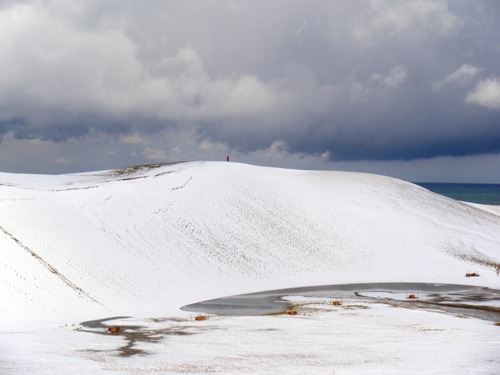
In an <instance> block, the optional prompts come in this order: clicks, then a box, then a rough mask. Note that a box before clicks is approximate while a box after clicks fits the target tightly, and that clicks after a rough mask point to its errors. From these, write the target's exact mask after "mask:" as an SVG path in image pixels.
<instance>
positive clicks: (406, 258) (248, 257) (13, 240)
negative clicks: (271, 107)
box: [0, 162, 500, 374]
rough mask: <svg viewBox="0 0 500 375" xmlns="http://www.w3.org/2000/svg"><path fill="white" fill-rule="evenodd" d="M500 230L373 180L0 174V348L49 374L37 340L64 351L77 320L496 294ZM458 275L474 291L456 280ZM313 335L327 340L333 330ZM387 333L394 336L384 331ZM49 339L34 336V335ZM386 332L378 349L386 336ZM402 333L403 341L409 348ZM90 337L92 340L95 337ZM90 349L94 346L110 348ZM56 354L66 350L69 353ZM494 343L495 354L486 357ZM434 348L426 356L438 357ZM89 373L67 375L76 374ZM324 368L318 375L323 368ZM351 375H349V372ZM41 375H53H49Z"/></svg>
mask: <svg viewBox="0 0 500 375" xmlns="http://www.w3.org/2000/svg"><path fill="white" fill-rule="evenodd" d="M499 229H500V216H499V215H496V214H495V212H492V210H490V211H488V210H485V209H484V207H477V206H473V205H469V204H465V203H462V202H457V201H454V200H452V199H448V198H445V197H443V196H440V195H437V194H434V193H431V192H429V191H427V190H425V189H423V188H421V187H418V186H416V185H413V184H411V183H408V182H405V181H401V180H397V179H393V178H388V177H383V176H378V175H370V174H360V173H348V172H334V171H328V172H327V171H300V170H286V169H277V168H267V167H256V166H251V165H245V164H239V163H226V162H189V163H178V164H171V165H155V166H145V167H137V168H128V169H124V170H116V171H102V172H95V173H84V174H73V175H61V176H42V175H18V174H7V173H0V249H2V257H1V259H0V295H1V302H0V332H1V333H2V336H3V338H1V339H2V340H7V341H4V342H9V343H15V342H18V343H19V345H21V346H22V345H23V344H22V343H23V342H32V341H33V340H35V341H38V340H40V342H39V345H40V346H41V347H43V348H42V349H40V352H39V353H41V354H43V358H45V356H48V357H47V358H48V359H47V362H46V363H45V364H40V363H39V365H40V366H42V367H43V366H47V367H46V368H47V369H49V368H51V364H50V363H52V362H51V361H52V360H53V359H54V358H52V357H51V356H53V355H57V356H63V357H64V356H65V354H64V353H61V348H64V345H62V344H57V345H55V347H56V349H54V350H55V352H54V353H56V354H54V353H52V352H50V345H48V346H47V343H46V342H45V341H44V337H45V335H52V334H54V337H55V339H56V340H57V339H58V338H60V336H61V335H63V336H66V335H69V336H71V337H73V336H74V335H76V336H78V339H77V338H75V341H74V342H75V343H76V342H79V340H83V339H80V337H83V336H84V335H86V334H84V333H82V332H76V331H73V330H72V329H71V328H65V327H64V326H61V325H64V324H69V325H71V324H75V322H81V321H84V320H91V319H97V318H104V317H109V316H118V315H119V316H124V315H126V316H129V315H130V316H136V317H137V316H142V317H148V318H152V317H162V316H163V317H164V316H178V317H183V316H184V317H185V316H186V315H185V313H183V312H181V311H180V310H179V308H180V307H181V306H183V305H186V304H190V303H194V302H197V301H201V300H206V299H211V298H217V297H222V296H227V295H233V294H241V293H249V292H256V291H260V290H270V289H278V288H290V287H299V286H311V285H320V284H342V283H359V282H437V283H450V284H471V285H482V286H487V287H490V288H497V289H500V279H499V276H498V267H499V264H500V230H499ZM467 272H477V273H478V274H479V275H480V277H477V278H465V273H467ZM383 309H384V310H383V311H384V313H383V314H381V316H382V315H383V316H386V317H387V316H390V315H391V314H389V311H392V310H390V309H389V310H388V309H387V308H385V307H384V308H383ZM379 310H380V309H379V308H374V311H379ZM388 314H389V315H388ZM429 314H431V313H429ZM431 315H432V314H431ZM440 316H441V315H440ZM320 317H321V316H320ZM261 318H262V319H263V320H262V321H260V320H259V318H255V319H257V320H255V321H254V320H252V319H253V318H252V319H251V318H243V317H240V318H237V319H236V318H235V319H236V320H235V321H236V322H239V323H238V324H240V323H241V324H242V325H245V324H246V320H245V319H249V320H250V321H252V322H260V323H258V324H257V323H256V324H257V325H259V324H262V325H264V326H265V325H266V324H267V323H265V322H267V321H268V320H267V319H272V318H264V317H261ZM358 318H359V319H364V318H363V317H362V316H359V317H358ZM448 318H450V317H447V318H446V319H448ZM221 319H222V318H221ZM280 319H285V318H280ZM318 319H319V321H320V322H321V321H322V320H323V317H321V319H320V318H318ZM325 319H326V323H324V324H326V325H329V324H333V323H332V322H330V321H329V320H328V319H329V318H325ZM380 319H382V318H380ZM426 319H427V318H426ZM429 319H431V320H432V319H433V318H429ZM450 319H451V318H450ZM454 319H457V318H454ZM347 320H349V319H348V318H345V319H344V320H343V321H344V323H346V322H347ZM399 320H401V319H398V320H397V321H399ZM223 321H225V322H233V321H232V320H231V319H229V318H228V319H227V320H223ZM275 321H276V320H274V321H273V322H275ZM305 321H308V322H310V321H311V320H300V319H299V320H297V321H294V323H289V322H290V321H289V320H287V321H286V323H284V324H285V325H287V326H286V327H287V328H283V327H281V326H279V327H280V328H279V329H283V330H284V332H291V331H293V330H294V329H295V328H296V329H298V332H299V334H300V332H303V331H300V327H301V324H302V323H304V322H305ZM397 321H396V323H391V324H393V325H394V327H396V326H398V324H399V323H397ZM467 321H474V323H470V324H469V323H467V324H465V325H460V324H455V323H451V325H452V326H453V327H457V326H460V327H462V328H461V329H460V330H459V331H457V332H458V333H457V335H463V334H464V332H469V331H470V330H472V331H474V330H475V329H476V328H477V329H478V331H477V332H482V331H483V328H484V327H483V325H484V324H486V323H484V322H476V320H474V319H473V320H467ZM301 322H302V323H301ZM356 322H358V321H357V320H356V319H353V324H354V323H356ZM47 324H48V325H47ZM210 324H212V323H210ZM224 324H225V323H224ZM227 324H229V323H227ZM288 324H291V325H290V326H289V327H288ZM318 324H319V325H320V326H321V324H323V323H318ZM335 324H336V323H335ZM346 324H347V323H346ZM356 324H357V323H356ZM367 324H369V323H367ZM376 324H378V323H376ZM443 324H444V325H445V326H446V325H447V324H448V323H447V322H444V323H443ZM46 325H47V327H49V328H47V331H45V330H42V328H40V327H45V326H46ZM33 327H36V328H33ZM55 327H58V328H55ZM349 327H351V328H352V326H351V325H349ZM489 327H491V324H490V325H489ZM221 329H222V330H223V331H225V330H226V328H221ZM234 329H235V330H236V331H237V328H234ZM241 329H243V330H244V329H245V328H244V327H242V328H241ZM263 329H264V328H263ZM317 329H318V330H320V329H319V328H314V330H317ZM454 329H455V328H452V329H451V330H452V331H453V330H454ZM495 329H497V328H496V327H495ZM51 330H53V331H51ZM394 330H397V329H396V328H394ZM389 331H390V330H389ZM403 331H404V330H403ZM485 331H487V329H486V328H485ZM497 331H498V329H497ZM497 331H496V333H498V332H497ZM13 332H18V333H16V334H11V333H13ZM21 332H24V333H21ZM259 332H260V331H259ZM391 332H392V331H390V332H388V333H387V334H388V335H392V334H394V335H396V336H397V334H396V333H391ZM404 332H406V333H401V335H402V336H401V337H400V338H403V339H404V338H406V337H407V336H405V335H406V334H408V335H410V333H408V332H407V331H404ZM475 332H476V331H475ZM477 332H476V333H477ZM221 334H222V335H223V333H221ZM357 334H358V335H360V332H359V331H358V333H357ZM477 334H478V335H479V333H477ZM23 335H26V337H24V338H23ZM88 335H92V336H94V337H93V339H94V340H95V336H96V335H95V334H88ZM345 335H347V334H346V333H345ZM451 335H452V336H453V334H451ZM7 336H8V339H6V337H7ZM76 336H75V337H76ZM208 336H209V337H211V338H210V340H212V339H214V340H215V339H217V340H218V339H219V338H216V337H215V336H214V337H212V336H210V335H208ZM472 336H473V339H472V338H471V340H476V339H477V340H479V339H480V338H479V336H477V337H476V336H475V334H474V335H472ZM102 337H103V339H102V340H104V341H99V344H96V345H104V346H105V345H106V342H111V341H109V337H107V336H102ZM196 337H198V336H196ZM199 337H204V336H203V334H201V335H199ZM251 337H252V336H251ZM285 337H286V335H285V336H284V337H283V338H282V340H286V339H285ZM496 337H498V335H497V336H496ZM104 338H106V339H104ZM452 338H453V337H450V339H449V341H450V342H451V341H453V340H452ZM455 339H456V337H455ZM67 340H69V341H70V347H69V348H67V350H70V351H71V350H73V349H74V350H79V349H76V346H77V344H73V341H72V339H71V338H68V339H67ZM179 340H180V338H179ZM186 340H188V337H186ZM318 340H323V339H321V338H318ZM325 340H326V338H325ZM353 340H354V339H353ZM491 340H492V341H491V342H492V348H493V350H497V353H500V351H499V350H498V349H499V344H498V341H495V340H494V339H491ZM83 341H85V340H83ZM271 341H272V340H271ZM449 341H446V345H448V342H449ZM62 342H65V340H62ZM353 342H354V341H353ZM323 343H324V344H325V345H326V344H327V343H328V345H330V343H329V342H328V341H324V342H323ZM461 343H462V344H457V345H464V343H463V340H462V341H461ZM344 344H345V345H348V347H349V348H351V349H342V350H344V351H345V352H346V353H347V355H348V356H351V355H353V351H356V350H357V349H355V348H354V347H351V346H349V345H350V344H349V342H347V344H346V343H345V342H344V343H343V344H342V345H344ZM442 344H443V342H441V341H439V340H437V341H436V343H435V347H437V346H439V345H442ZM0 345H1V341H0ZM37 345H38V344H36V345H35V344H34V346H33V347H31V348H32V349H26V348H24V349H25V350H27V351H28V352H29V350H31V352H30V353H31V354H29V353H28V354H26V355H28V356H30V358H32V357H33V356H37V355H38V354H36V353H38V352H37V350H38V349H37V348H38V346H37ZM75 345H76V346H75ZM228 345H229V344H228ZM269 345H272V344H269ZM339 345H341V344H339ZM352 345H354V344H352ZM380 345H381V344H380ZM433 345H434V344H433ZM73 346H74V347H73ZM431 347H432V346H431ZM72 348H73V349H72ZM238 348H239V349H241V350H243V348H242V347H241V345H240V346H238ZM380 348H382V347H380ZM12 350H13V349H12V348H11V347H10V346H9V349H5V348H4V351H3V355H4V356H7V357H8V358H10V359H8V360H7V362H6V363H7V365H5V364H4V362H0V363H2V365H4V368H7V369H9V371H12V373H16V374H17V373H23V371H22V370H19V368H17V367H16V366H17V365H12V366H10V365H9V364H8V363H10V362H9V361H11V360H13V361H14V363H19V362H16V359H15V357H16V355H21V354H20V352H16V351H15V350H14V352H12ZM64 350H66V349H64ZM205 350H208V349H207V348H206V347H203V350H202V351H205ZM381 350H385V349H381ZM450 350H451V349H450ZM477 350H479V349H477ZM375 351H376V350H375ZM49 352H50V353H49ZM292 352H293V351H292ZM51 353H52V354H51ZM457 353H458V352H457ZM205 354H206V353H205ZM247 354H248V353H247ZM379 354H380V353H379ZM407 354H408V356H411V353H407ZM0 355H2V352H1V346H0ZM234 355H235V356H236V357H238V356H241V355H244V354H238V353H235V354H234ZM261 355H265V350H264V349H263V352H262V354H261ZM324 355H327V354H324ZM377 355H378V354H377ZM454 355H455V354H454ZM318 356H320V357H321V356H323V354H318ZM399 356H400V357H401V358H400V359H401V361H403V362H401V363H407V362H405V361H406V360H405V359H403V358H402V357H403V354H402V353H400V355H399ZM457 356H458V357H460V355H458V354H457ZM486 356H488V355H486ZM462 357H463V356H462ZM1 358H2V357H0V360H1ZM12 358H14V359H12ZM43 358H42V357H41V358H40V361H42V362H43V361H44V359H43ZM72 358H73V359H74V360H76V359H75V358H80V357H78V356H76V357H75V356H74V355H73V357H72ZM162 358H163V359H162V360H161V361H163V360H166V359H165V358H166V357H162ZM169 358H170V357H169ZM238 358H239V357H238ZM288 358H289V359H290V361H293V358H294V357H293V355H290V356H289V357H288ZM321 358H323V357H321ZM321 358H320V359H319V361H322V360H323V359H324V358H323V359H321ZM398 358H399V357H398ZM488 358H489V357H488ZM18 359H19V358H18ZM32 359H33V358H32ZM87 359H88V358H87ZM87 359H85V358H83V359H82V358H80V359H78V360H77V362H71V363H70V366H73V365H74V366H77V367H78V366H79V364H82V365H84V364H87V365H88V362H86V361H87ZM358 359H359V358H358ZM358 359H353V361H356V360H358ZM19 360H21V359H19ZM80 360H81V361H83V362H80ZM23 361H24V360H23ZM97 361H99V359H98V360H97ZM161 361H160V362H161ZM411 361H413V360H411ZM411 361H410V362H411ZM35 362H36V361H35ZM466 362H467V361H466ZM37 363H38V362H37ZM55 363H58V362H57V361H55ZM93 363H94V367H96V368H101V369H103V368H105V367H106V366H104V367H102V366H100V365H98V364H97V362H93ZM369 363H372V364H373V363H374V362H369ZM398 363H399V362H398ZM443 363H447V362H446V361H445V362H443ZM467 363H469V362H467ZM496 364H498V363H496ZM482 365H485V364H484V363H482ZM127 366H128V365H127ZM127 366H126V367H125V368H128V367H127ZM314 366H316V365H314ZM314 366H313V367H314ZM377 366H378V365H377ZM35 367H36V366H35ZM42 367H39V369H41V368H42ZM1 368H2V367H0V369H1ZM16 368H17V370H15V369H16ZM43 368H45V367H43ZM314 368H316V369H318V367H314ZM324 368H325V369H328V371H327V373H331V371H332V369H331V366H329V365H328V364H327V363H324ZM346 369H347V368H346ZM351 369H354V370H353V371H354V372H352V371H351V373H356V371H355V369H356V367H351ZM483 369H484V368H483ZM67 370H68V369H67ZM400 370H403V369H400ZM16 371H17V372H16ZM120 371H122V372H123V373H128V372H127V370H125V369H122V370H120ZM120 371H118V370H117V371H116V372H115V373H120ZM232 371H233V370H227V373H231V372H232ZM269 371H271V372H272V368H270V370H269ZM25 372H26V373H27V372H32V371H31V368H30V367H29V366H28V367H26V371H25ZM35 372H36V371H35ZM46 372H47V373H54V371H53V368H52V369H49V370H47V371H46ZM68 372H71V371H69V370H68V371H66V372H64V373H68ZM199 372H200V373H202V371H201V370H200V371H199ZM250 372H252V371H250ZM271 372H270V373H271ZM298 372H301V373H303V372H302V371H298ZM313 372H314V371H313ZM383 372H384V371H382V373H383ZM37 373H43V371H39V372H37ZM61 373H63V372H61ZM138 373H140V372H139V371H138ZM193 373H196V371H194V370H193ZM341 373H348V372H341ZM358 373H359V372H358ZM399 373H404V371H401V372H399ZM438 373H441V372H439V371H438ZM448 373H452V372H448ZM471 373H474V372H471ZM479 373H480V372H479Z"/></svg>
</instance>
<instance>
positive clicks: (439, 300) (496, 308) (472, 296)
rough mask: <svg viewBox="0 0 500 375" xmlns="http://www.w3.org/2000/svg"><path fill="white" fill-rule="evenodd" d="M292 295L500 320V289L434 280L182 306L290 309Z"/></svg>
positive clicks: (219, 310)
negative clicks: (440, 282) (442, 282)
mask: <svg viewBox="0 0 500 375" xmlns="http://www.w3.org/2000/svg"><path fill="white" fill-rule="evenodd" d="M288 296H302V297H307V298H329V299H338V300H342V299H359V300H377V301H380V302H384V303H389V304H392V305H394V306H396V305H397V306H406V307H412V308H424V309H425V308H433V309H439V310H442V311H446V312H449V313H453V314H463V315H467V316H472V317H475V318H480V319H485V320H491V321H494V322H499V321H500V290H496V289H490V288H485V287H478V286H470V285H454V284H433V283H364V284H341V285H322V286H313V287H303V288H291V289H280V290H273V291H265V292H258V293H251V294H243V295H237V296H230V297H224V298H217V299H213V300H208V301H202V302H198V303H194V304H191V305H187V306H184V307H182V309H183V310H185V311H192V312H200V313H209V314H217V315H263V314H270V313H279V312H283V311H286V310H287V309H288V308H289V305H290V301H291V299H290V298H286V297H288ZM409 304H411V305H409Z"/></svg>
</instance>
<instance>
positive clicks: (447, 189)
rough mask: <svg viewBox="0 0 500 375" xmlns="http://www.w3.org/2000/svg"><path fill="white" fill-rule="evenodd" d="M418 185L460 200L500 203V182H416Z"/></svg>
mask: <svg viewBox="0 0 500 375" xmlns="http://www.w3.org/2000/svg"><path fill="white" fill-rule="evenodd" d="M416 184H417V185H419V186H422V187H423V188H425V189H427V190H430V191H432V192H433V193H437V194H441V195H444V196H446V197H449V198H453V199H456V200H459V201H465V202H472V203H480V204H490V205H500V184H457V183H431V182H429V183H427V182H416Z"/></svg>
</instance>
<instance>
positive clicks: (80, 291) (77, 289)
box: [0, 225, 104, 306]
mask: <svg viewBox="0 0 500 375" xmlns="http://www.w3.org/2000/svg"><path fill="white" fill-rule="evenodd" d="M0 230H1V231H2V232H3V233H5V234H6V235H7V236H9V237H10V238H11V239H12V240H13V241H14V242H15V243H17V244H18V245H19V246H20V247H21V248H23V249H24V250H25V251H26V252H27V253H28V254H30V255H31V256H32V257H33V258H35V260H36V261H37V262H38V263H40V264H41V265H42V266H43V267H45V268H46V269H47V270H48V271H50V272H51V273H52V274H54V275H55V276H56V277H58V278H59V279H60V280H61V281H62V282H63V283H65V284H66V285H67V286H69V287H70V288H71V289H73V290H74V291H75V292H76V293H77V294H78V295H79V296H80V297H82V298H86V299H88V300H90V301H92V302H95V303H97V304H99V305H101V306H104V305H103V304H102V303H101V302H99V301H98V300H96V299H95V298H94V297H92V296H91V295H90V294H89V293H87V292H86V291H85V290H83V289H82V288H80V287H78V286H77V285H75V284H74V283H73V282H71V280H69V279H68V278H67V277H66V276H64V275H62V274H61V273H60V272H59V271H58V270H57V269H56V268H55V267H54V266H52V265H51V264H50V263H48V262H47V261H45V260H44V259H43V258H42V257H41V256H39V255H38V254H37V253H35V252H34V251H33V250H31V249H30V248H29V247H28V246H26V245H25V244H23V243H22V242H21V241H20V240H19V239H17V238H16V237H15V236H14V235H13V234H12V233H10V232H9V231H8V230H7V229H5V228H4V227H2V226H1V225H0Z"/></svg>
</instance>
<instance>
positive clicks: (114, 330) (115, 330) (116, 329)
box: [108, 326, 122, 333]
mask: <svg viewBox="0 0 500 375" xmlns="http://www.w3.org/2000/svg"><path fill="white" fill-rule="evenodd" d="M121 331H122V327H118V326H114V327H109V328H108V333H120V332H121Z"/></svg>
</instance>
